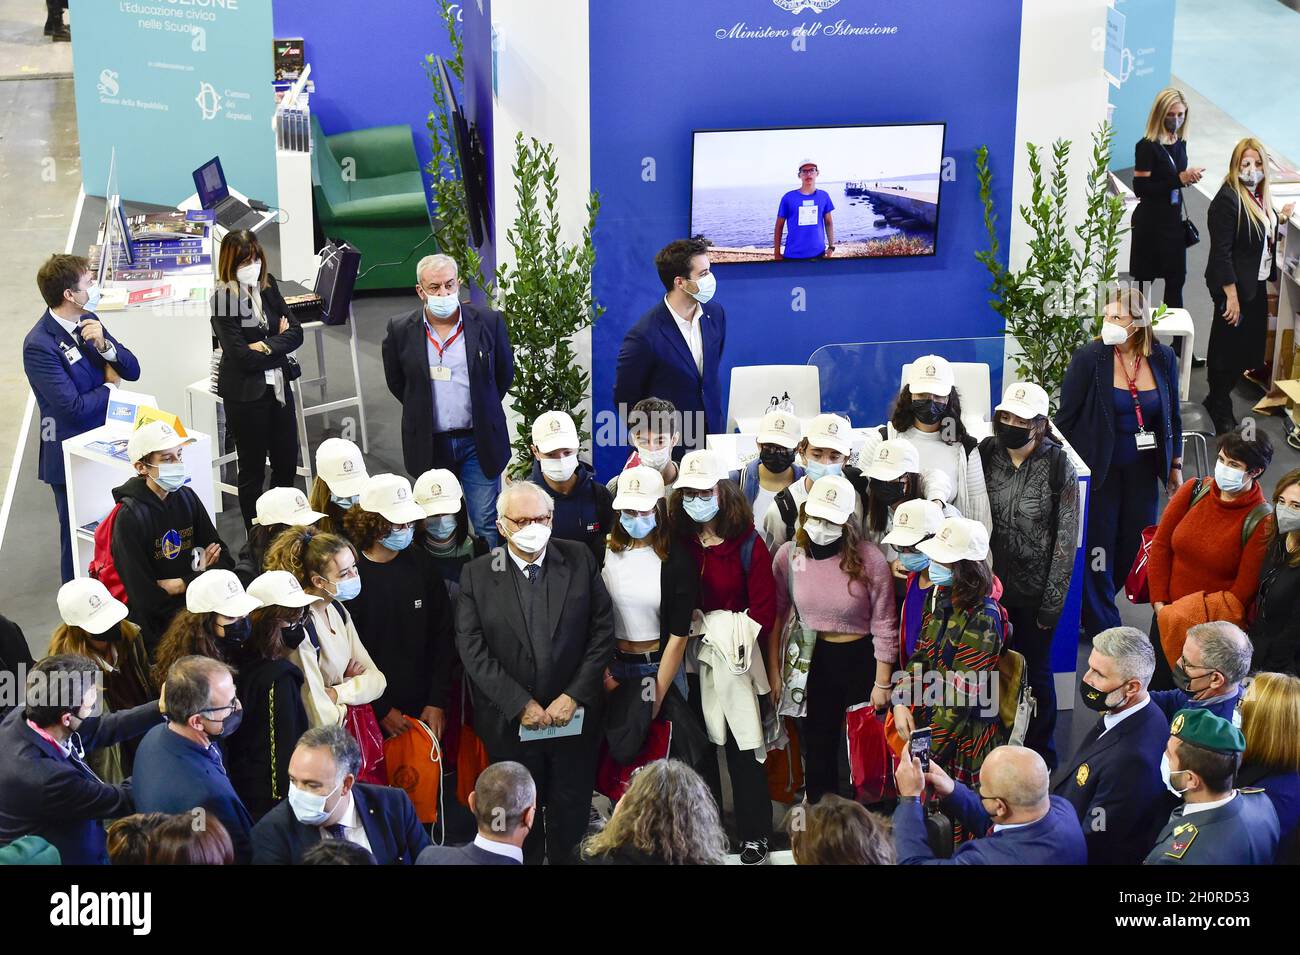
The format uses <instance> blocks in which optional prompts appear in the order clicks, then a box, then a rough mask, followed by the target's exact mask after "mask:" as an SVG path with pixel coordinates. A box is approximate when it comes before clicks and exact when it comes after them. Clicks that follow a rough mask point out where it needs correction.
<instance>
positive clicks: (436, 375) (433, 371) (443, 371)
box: [429, 365, 451, 381]
mask: <svg viewBox="0 0 1300 955" xmlns="http://www.w3.org/2000/svg"><path fill="white" fill-rule="evenodd" d="M429 377H430V378H432V379H433V380H434V381H451V369H450V368H448V367H447V366H446V365H430V366H429Z"/></svg>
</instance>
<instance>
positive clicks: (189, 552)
mask: <svg viewBox="0 0 1300 955" xmlns="http://www.w3.org/2000/svg"><path fill="white" fill-rule="evenodd" d="M113 500H114V501H118V502H121V504H122V507H121V508H120V509H119V510H118V512H117V517H116V519H115V521H114V524H113V540H112V545H111V546H112V553H113V566H114V568H115V569H116V570H117V575H118V576H119V577H121V578H122V585H123V586H124V587H125V588H126V605H127V607H128V608H129V610H130V614H129V618H130V620H131V622H132V623H134V624H135V625H136V626H138V627H139V628H140V631H141V635H142V636H143V637H144V641H145V646H146V647H147V648H148V649H149V652H150V653H152V652H153V650H154V649H155V648H156V647H157V646H158V641H159V640H160V639H162V635H163V632H164V631H165V630H166V629H167V626H168V624H170V623H171V621H172V618H173V617H174V616H176V613H177V611H179V610H180V609H181V608H182V607H184V606H185V595H184V594H183V593H182V594H176V595H172V594H168V593H167V592H166V591H165V590H163V589H162V588H161V587H159V586H158V581H160V580H167V579H170V578H173V577H179V578H180V579H181V580H183V581H185V584H186V586H188V585H189V583H190V581H192V580H193V579H194V578H195V577H197V576H198V575H199V574H200V573H201V571H199V570H198V569H197V568H196V567H195V560H194V550H195V548H198V549H200V550H202V549H203V548H205V547H207V546H208V545H209V544H221V556H220V557H218V558H217V561H216V563H214V564H213V565H212V566H211V567H209V568H207V569H208V570H211V569H213V568H222V569H224V570H231V569H233V568H234V566H235V561H234V558H233V557H231V554H230V549H229V548H228V547H226V545H225V544H224V543H223V542H222V540H221V538H220V537H219V536H218V535H217V529H216V527H214V526H213V524H212V518H210V517H209V516H208V512H207V509H206V508H205V507H204V506H203V503H202V502H201V501H200V500H199V497H198V495H197V494H195V493H194V491H193V490H192V489H191V488H189V487H182V488H181V489H180V490H178V491H172V492H171V493H170V494H168V495H167V496H166V497H165V498H162V499H159V497H158V495H157V494H155V493H154V492H153V491H152V490H150V489H149V485H148V483H147V482H146V481H145V479H144V478H142V477H133V478H131V480H129V481H127V482H126V483H125V484H123V485H122V486H121V487H115V488H113Z"/></svg>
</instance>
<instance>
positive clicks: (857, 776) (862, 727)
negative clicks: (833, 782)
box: [844, 702, 897, 803]
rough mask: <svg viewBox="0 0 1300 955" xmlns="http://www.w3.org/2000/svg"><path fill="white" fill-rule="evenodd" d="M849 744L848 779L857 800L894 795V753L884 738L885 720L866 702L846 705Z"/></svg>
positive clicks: (847, 741) (868, 801) (846, 737)
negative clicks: (851, 783)
mask: <svg viewBox="0 0 1300 955" xmlns="http://www.w3.org/2000/svg"><path fill="white" fill-rule="evenodd" d="M844 737H845V742H846V744H847V745H848V748H849V779H850V780H851V781H852V782H853V791H854V793H855V794H856V796H857V798H858V801H859V802H864V803H874V802H881V801H882V800H885V799H890V798H892V797H894V796H895V795H897V793H896V792H895V791H894V764H895V759H894V753H893V750H892V749H890V746H889V743H888V741H887V740H886V739H885V724H884V723H883V722H881V720H880V718H879V717H877V716H876V711H875V708H874V707H872V705H871V703H870V702H866V703H859V704H857V705H856V706H851V707H849V709H848V711H847V712H846V713H845V714H844Z"/></svg>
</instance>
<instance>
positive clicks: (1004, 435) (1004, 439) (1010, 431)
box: [993, 421, 1033, 451]
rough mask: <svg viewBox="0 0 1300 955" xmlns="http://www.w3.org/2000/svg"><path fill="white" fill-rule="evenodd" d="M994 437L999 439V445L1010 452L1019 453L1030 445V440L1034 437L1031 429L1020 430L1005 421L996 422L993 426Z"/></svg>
mask: <svg viewBox="0 0 1300 955" xmlns="http://www.w3.org/2000/svg"><path fill="white" fill-rule="evenodd" d="M993 437H994V438H996V439H997V442H998V444H1000V445H1002V447H1004V448H1006V449H1007V450H1008V451H1018V450H1020V449H1021V448H1023V447H1024V446H1025V445H1027V444H1028V443H1029V440H1030V438H1032V437H1033V432H1032V431H1031V430H1030V429H1029V428H1020V427H1017V426H1016V425H1014V424H1007V423H1006V422H1004V421H996V422H994V424H993Z"/></svg>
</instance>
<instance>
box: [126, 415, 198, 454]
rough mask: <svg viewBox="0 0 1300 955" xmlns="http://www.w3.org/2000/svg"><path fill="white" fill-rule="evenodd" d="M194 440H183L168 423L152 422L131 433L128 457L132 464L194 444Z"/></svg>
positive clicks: (127, 449)
mask: <svg viewBox="0 0 1300 955" xmlns="http://www.w3.org/2000/svg"><path fill="white" fill-rule="evenodd" d="M193 443H194V439H193V438H182V437H181V436H180V435H179V434H177V433H176V429H175V428H173V427H172V426H171V425H169V424H168V423H167V422H166V421H150V422H149V423H148V424H145V425H143V426H141V427H139V428H136V429H135V430H134V431H132V432H131V437H129V438H127V439H126V456H127V458H128V459H129V460H130V461H131V463H132V464H135V462H137V461H139V460H140V459H141V458H146V457H148V456H149V455H151V454H153V453H154V452H155V451H170V450H171V449H172V448H179V447H180V446H181V445H183V444H193Z"/></svg>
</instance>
